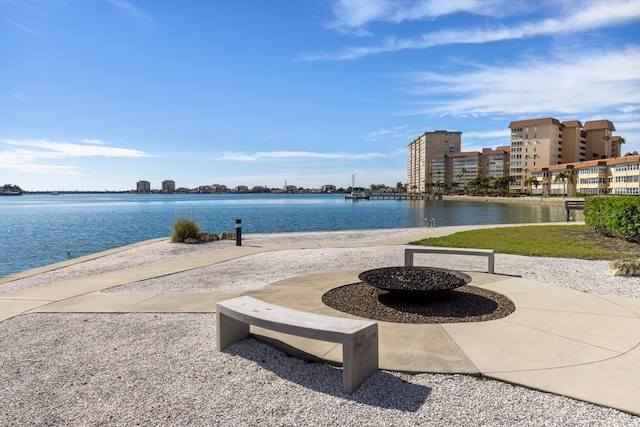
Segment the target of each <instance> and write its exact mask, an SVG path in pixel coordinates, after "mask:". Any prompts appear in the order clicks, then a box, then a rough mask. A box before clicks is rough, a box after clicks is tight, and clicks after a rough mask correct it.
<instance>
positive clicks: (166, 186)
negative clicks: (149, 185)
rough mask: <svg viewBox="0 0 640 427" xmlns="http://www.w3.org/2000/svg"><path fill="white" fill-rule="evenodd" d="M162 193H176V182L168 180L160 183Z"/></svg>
mask: <svg viewBox="0 0 640 427" xmlns="http://www.w3.org/2000/svg"><path fill="white" fill-rule="evenodd" d="M162 192H163V193H175V192H176V182H175V181H172V180H170V179H167V180H165V181H162Z"/></svg>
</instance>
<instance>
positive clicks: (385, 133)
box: [364, 126, 415, 141]
mask: <svg viewBox="0 0 640 427" xmlns="http://www.w3.org/2000/svg"><path fill="white" fill-rule="evenodd" d="M408 129H409V127H408V126H396V127H393V128H391V129H385V128H382V129H378V130H375V131H372V132H369V133H367V134H366V135H365V136H364V140H365V141H377V140H378V139H381V138H384V137H392V138H406V137H407V136H408V135H412V134H413V133H415V132H411V131H409V130H408Z"/></svg>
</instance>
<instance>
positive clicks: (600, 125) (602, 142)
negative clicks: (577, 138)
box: [583, 120, 620, 160]
mask: <svg viewBox="0 0 640 427" xmlns="http://www.w3.org/2000/svg"><path fill="white" fill-rule="evenodd" d="M583 130H584V133H585V140H586V146H587V147H586V159H585V160H593V159H608V158H610V157H620V144H619V143H617V142H616V141H617V139H614V137H613V135H612V134H611V132H613V131H614V130H616V128H615V126H613V123H611V122H610V121H609V120H592V121H589V122H585V123H584V128H583Z"/></svg>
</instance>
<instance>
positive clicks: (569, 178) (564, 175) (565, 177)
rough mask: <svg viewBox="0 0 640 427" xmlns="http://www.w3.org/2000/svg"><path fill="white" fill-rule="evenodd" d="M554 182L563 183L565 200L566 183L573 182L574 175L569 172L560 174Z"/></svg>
mask: <svg viewBox="0 0 640 427" xmlns="http://www.w3.org/2000/svg"><path fill="white" fill-rule="evenodd" d="M553 180H554V181H555V182H558V181H562V198H563V199H564V198H565V197H566V196H567V190H566V186H565V182H566V181H569V182H573V174H572V173H571V172H569V171H564V172H560V173H559V174H557V175H556V176H555V177H554V178H553Z"/></svg>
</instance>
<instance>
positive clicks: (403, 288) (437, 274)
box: [358, 267, 471, 296]
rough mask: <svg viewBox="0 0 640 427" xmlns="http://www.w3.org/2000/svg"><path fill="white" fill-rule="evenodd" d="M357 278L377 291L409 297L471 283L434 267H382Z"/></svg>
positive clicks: (450, 272) (462, 275) (361, 274)
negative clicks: (381, 290)
mask: <svg viewBox="0 0 640 427" xmlns="http://www.w3.org/2000/svg"><path fill="white" fill-rule="evenodd" d="M358 278H359V279H360V280H362V282H364V283H366V284H367V285H370V286H374V287H376V288H378V289H383V290H385V291H389V292H391V293H393V294H396V295H411V296H418V295H422V296H427V295H436V294H441V293H446V292H448V291H451V290H453V289H455V288H458V287H460V286H463V285H466V284H467V283H469V282H471V277H469V276H468V275H466V274H464V273H461V272H459V271H456V270H447V269H445V268H435V267H383V268H376V269H374V270H368V271H365V272H363V273H360V274H359V275H358Z"/></svg>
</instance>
